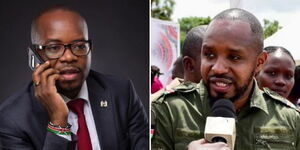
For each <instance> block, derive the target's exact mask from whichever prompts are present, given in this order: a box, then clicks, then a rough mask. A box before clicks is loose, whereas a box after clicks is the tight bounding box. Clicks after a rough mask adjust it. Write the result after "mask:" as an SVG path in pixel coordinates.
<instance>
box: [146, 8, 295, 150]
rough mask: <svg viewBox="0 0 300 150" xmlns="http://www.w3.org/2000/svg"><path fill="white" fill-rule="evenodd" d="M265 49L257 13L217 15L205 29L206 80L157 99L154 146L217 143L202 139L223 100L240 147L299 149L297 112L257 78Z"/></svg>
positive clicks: (250, 149) (203, 63)
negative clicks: (232, 117) (228, 107)
mask: <svg viewBox="0 0 300 150" xmlns="http://www.w3.org/2000/svg"><path fill="white" fill-rule="evenodd" d="M262 49H263V30H262V27H261V25H260V23H259V21H258V20H257V19H256V18H255V16H253V15H252V14H251V13H249V12H247V11H244V10H241V9H229V10H225V11H223V12H221V13H220V14H218V15H217V16H216V17H215V18H214V19H213V21H212V22H211V23H210V25H209V26H208V28H207V31H206V33H205V37H204V41H203V48H202V52H201V76H202V80H201V82H200V83H199V84H192V83H183V84H181V85H179V86H178V87H176V88H174V89H173V91H168V93H165V94H163V95H162V96H161V97H160V98H158V99H157V100H156V101H154V102H153V103H152V110H151V111H152V124H153V125H154V129H155V133H154V136H153V138H152V149H187V148H190V149H197V148H201V147H202V148H204V146H208V145H211V146H214V145H213V144H212V143H208V142H205V143H203V139H201V138H204V127H205V123H206V118H207V116H211V115H212V114H211V113H212V112H211V106H212V104H213V102H214V101H216V100H218V99H221V98H225V99H229V100H231V101H232V102H233V103H234V106H235V108H236V112H237V120H236V133H237V136H236V142H235V149H236V150H255V149H260V150H261V149H284V150H287V149H292V150H295V149H300V115H299V112H298V110H297V109H296V108H295V107H294V106H293V105H292V104H291V103H289V101H287V100H286V99H284V98H282V97H281V96H279V95H277V94H276V93H275V92H272V91H270V90H268V89H264V90H260V89H259V87H258V86H257V83H256V80H255V79H254V74H255V73H257V72H258V71H260V70H261V68H262V66H263V64H264V62H265V61H266V59H267V54H266V53H265V52H263V51H262ZM199 139H201V140H200V141H202V142H195V140H199ZM192 141H194V142H192ZM190 143H191V144H190ZM189 144H190V146H189V147H188V145H189ZM223 148H225V149H226V144H224V146H223Z"/></svg>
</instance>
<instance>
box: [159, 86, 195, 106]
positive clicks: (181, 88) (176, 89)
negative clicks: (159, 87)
mask: <svg viewBox="0 0 300 150" xmlns="http://www.w3.org/2000/svg"><path fill="white" fill-rule="evenodd" d="M196 88H197V84H196V83H192V82H183V83H181V84H179V85H178V86H176V87H173V88H171V89H164V92H163V93H162V94H161V95H160V96H159V98H158V99H156V100H155V102H158V103H162V102H163V101H164V100H166V97H168V96H171V95H173V94H175V93H177V92H179V93H188V92H192V91H194V90H196ZM155 102H154V103H155Z"/></svg>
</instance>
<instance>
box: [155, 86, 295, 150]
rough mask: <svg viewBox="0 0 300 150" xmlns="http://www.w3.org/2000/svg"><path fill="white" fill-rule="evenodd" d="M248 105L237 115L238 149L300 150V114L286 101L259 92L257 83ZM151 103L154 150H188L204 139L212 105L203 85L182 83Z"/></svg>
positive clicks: (236, 144)
mask: <svg viewBox="0 0 300 150" xmlns="http://www.w3.org/2000/svg"><path fill="white" fill-rule="evenodd" d="M253 85H254V87H253V88H254V89H253V93H252V95H251V98H250V100H249V102H248V103H247V104H246V106H245V107H243V108H242V109H241V110H240V111H238V113H237V120H236V133H237V135H236V142H235V150H264V149H272V150H273V149H274V150H275V149H278V150H279V149H280V150H296V149H297V150H300V115H299V112H298V110H297V109H296V108H295V106H294V105H293V104H291V103H290V102H289V101H288V100H286V99H285V98H283V97H281V96H279V95H278V94H276V93H275V92H273V91H270V90H269V89H264V90H263V91H262V90H260V89H259V87H258V85H257V83H256V81H255V80H254V84H253ZM173 90H174V91H168V92H165V93H164V94H162V95H161V96H160V97H159V98H158V99H157V100H155V101H153V102H152V108H151V114H152V122H151V123H152V126H154V130H155V132H154V136H153V138H152V140H151V143H152V144H151V147H152V149H176V150H186V149H187V145H188V144H189V143H190V142H191V141H193V140H198V139H200V138H204V128H205V123H206V117H207V116H210V115H211V104H210V101H209V99H208V92H207V89H206V87H205V86H204V84H203V82H202V81H201V82H200V83H199V84H193V83H183V84H181V85H179V86H177V87H176V88H174V89H173Z"/></svg>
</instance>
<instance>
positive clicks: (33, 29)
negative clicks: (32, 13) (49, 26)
mask: <svg viewBox="0 0 300 150" xmlns="http://www.w3.org/2000/svg"><path fill="white" fill-rule="evenodd" d="M55 11H68V12H72V13H75V14H76V15H78V16H79V17H80V19H81V20H82V21H83V22H84V23H85V26H86V27H87V24H86V20H85V19H84V17H82V16H81V15H80V14H79V13H78V12H77V11H75V10H74V9H72V8H70V7H67V6H64V5H55V6H52V7H49V8H47V9H45V10H43V11H41V12H40V13H39V14H38V15H37V16H36V17H35V18H34V19H33V21H32V23H31V43H32V44H34V43H36V42H37V39H38V24H37V21H38V19H39V18H40V17H41V16H42V15H44V14H46V13H50V12H55Z"/></svg>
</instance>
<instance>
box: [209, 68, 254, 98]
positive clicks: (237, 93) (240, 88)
mask: <svg viewBox="0 0 300 150" xmlns="http://www.w3.org/2000/svg"><path fill="white" fill-rule="evenodd" d="M254 73H255V72H254V71H252V72H251V74H250V76H249V78H248V80H247V82H246V83H245V84H243V85H241V86H239V85H237V83H236V82H235V81H234V79H233V78H231V77H227V76H225V75H217V76H216V75H214V76H210V77H217V78H226V79H230V80H231V81H233V84H234V86H235V87H236V88H235V90H234V93H235V95H234V96H232V97H225V96H226V93H217V95H216V96H212V95H211V93H210V90H211V87H210V84H208V83H205V82H204V85H205V86H206V87H207V89H208V97H209V98H210V100H211V102H212V103H214V102H215V101H216V100H219V99H229V100H230V101H232V102H235V101H238V100H239V99H240V98H241V97H242V96H244V94H245V92H246V91H247V89H248V88H249V86H250V85H251V82H252V80H253V77H254ZM210 77H209V78H210Z"/></svg>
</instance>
